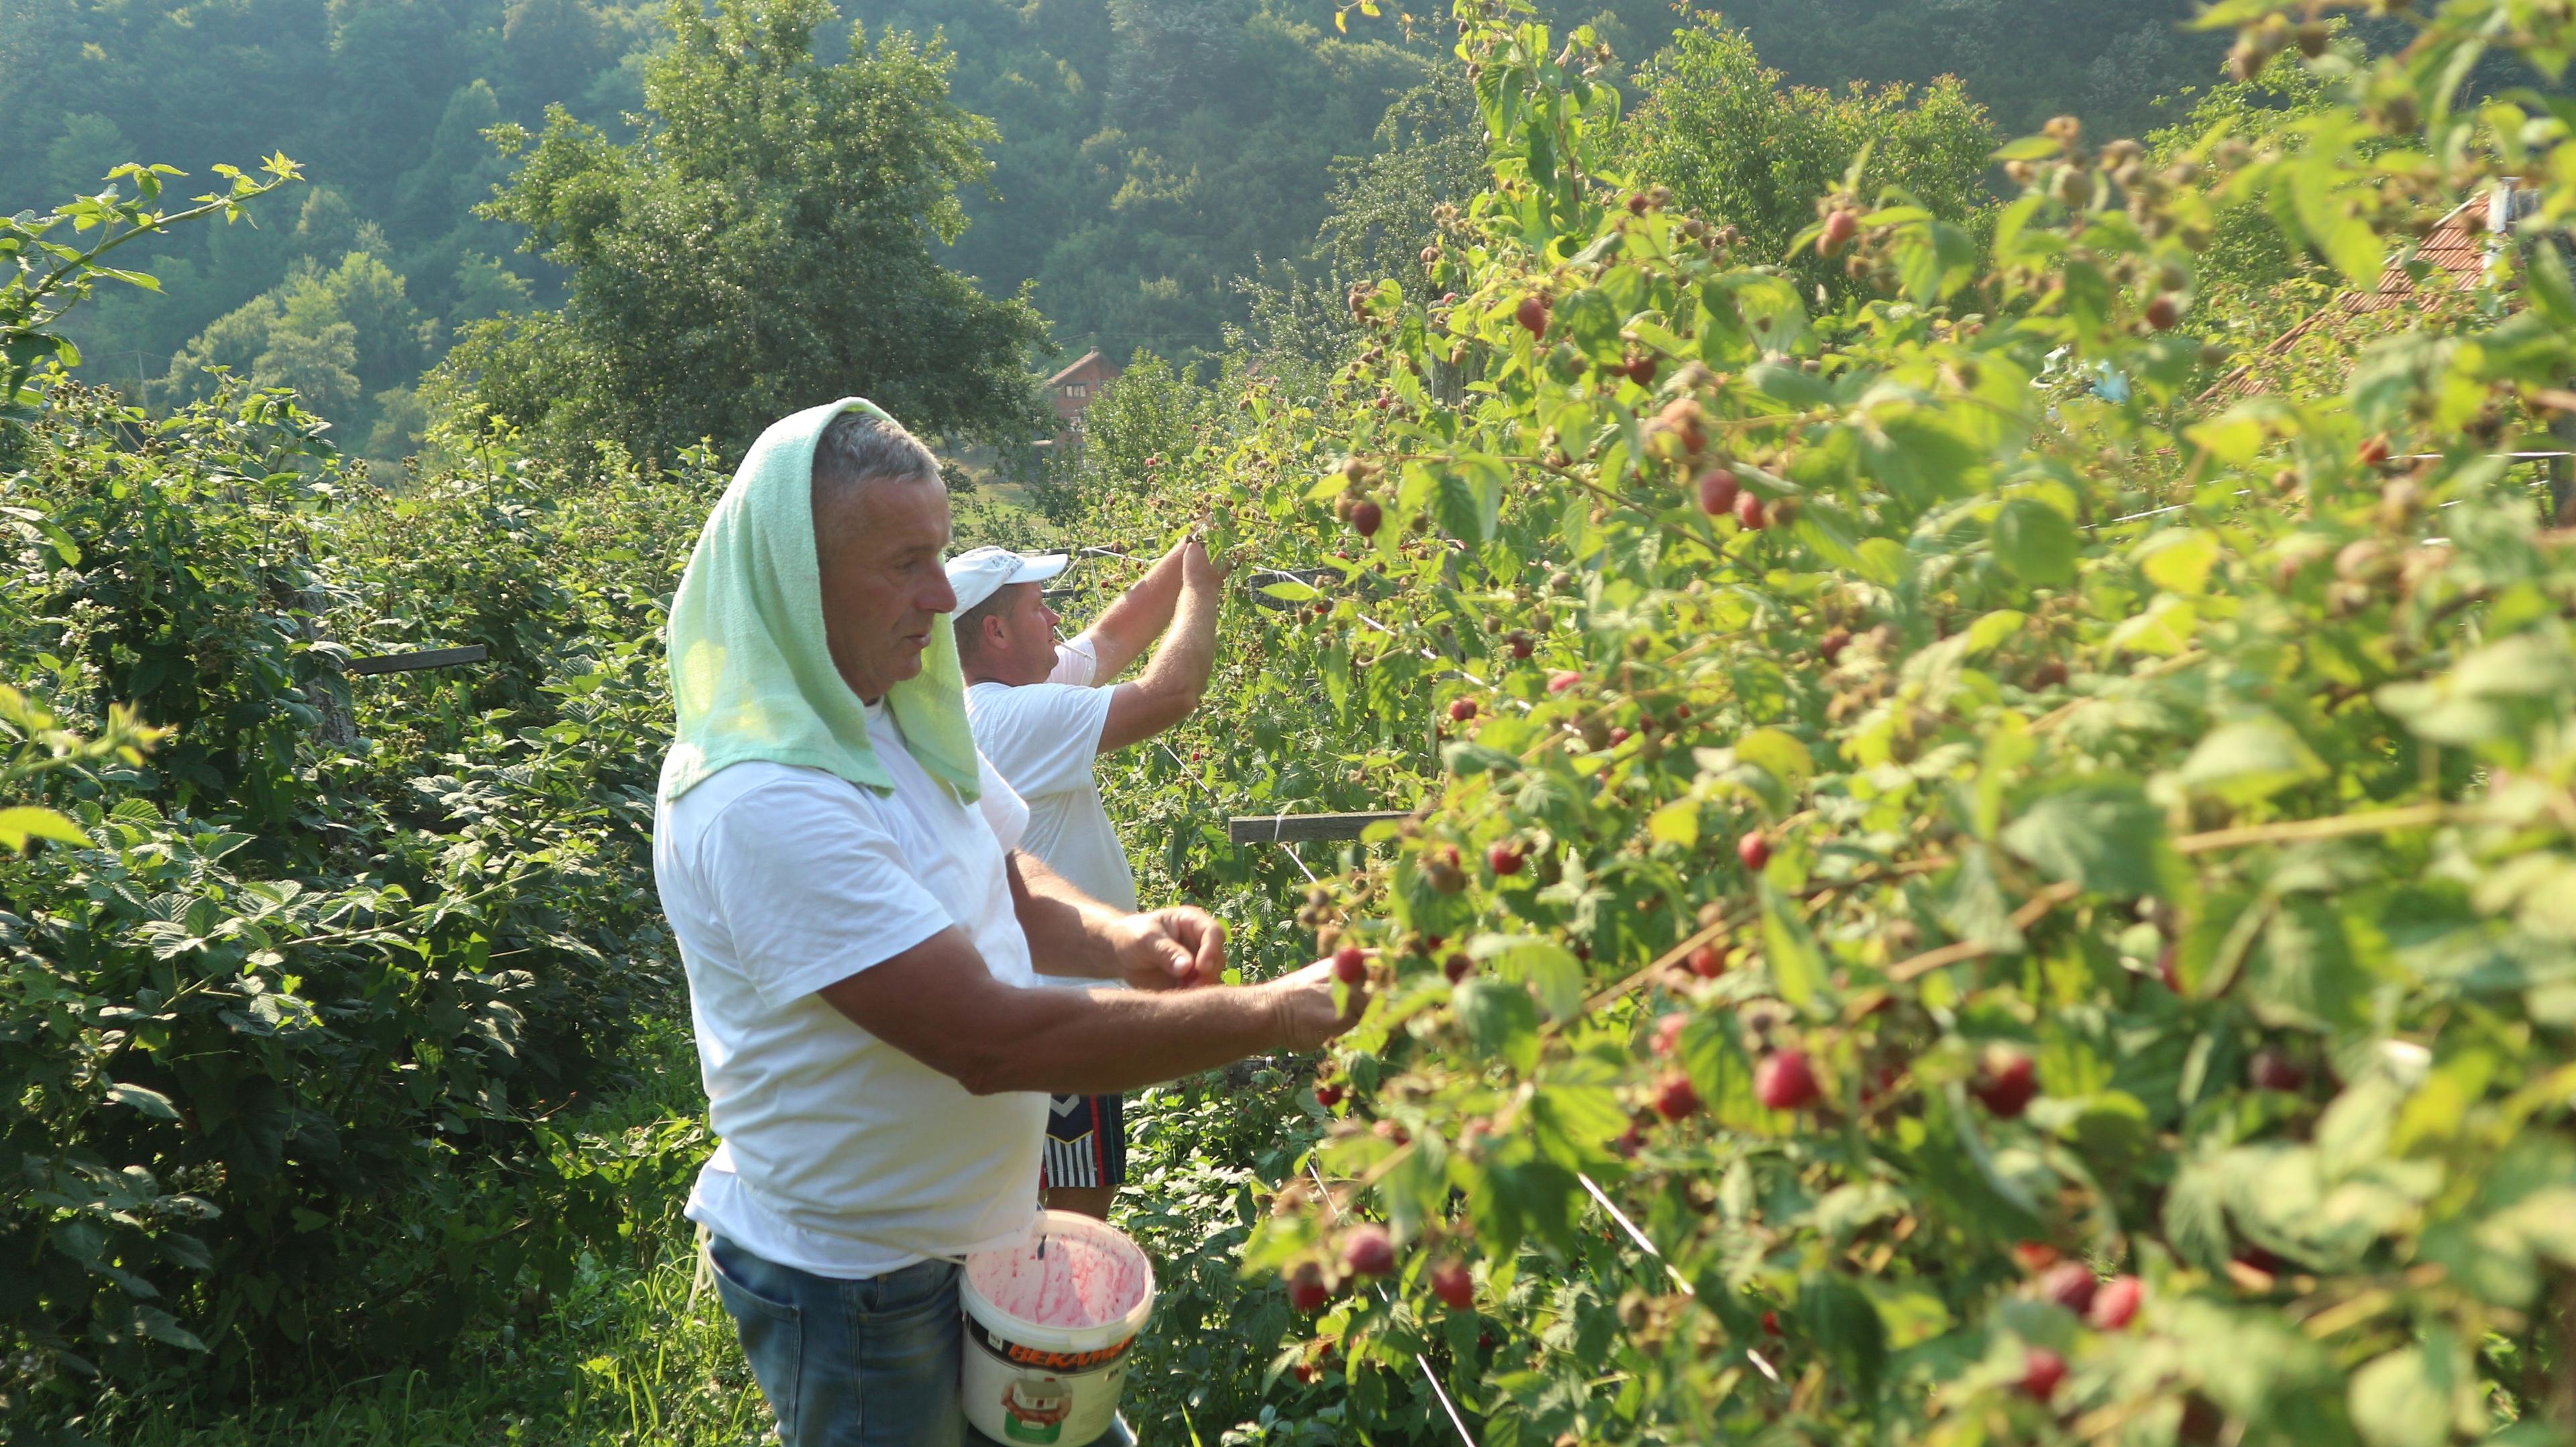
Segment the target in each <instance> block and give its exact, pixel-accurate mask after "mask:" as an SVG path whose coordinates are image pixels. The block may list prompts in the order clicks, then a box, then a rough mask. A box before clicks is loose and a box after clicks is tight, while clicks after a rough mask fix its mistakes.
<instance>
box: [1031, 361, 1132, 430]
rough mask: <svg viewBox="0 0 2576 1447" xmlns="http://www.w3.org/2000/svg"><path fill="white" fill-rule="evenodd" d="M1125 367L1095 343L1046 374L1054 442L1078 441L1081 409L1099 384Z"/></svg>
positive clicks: (1112, 378)
mask: <svg viewBox="0 0 2576 1447" xmlns="http://www.w3.org/2000/svg"><path fill="white" fill-rule="evenodd" d="M1125 370H1127V369H1126V368H1124V367H1121V366H1119V365H1118V364H1117V363H1116V362H1113V361H1111V360H1109V358H1108V357H1106V356H1104V355H1102V354H1101V351H1100V349H1099V348H1098V347H1094V348H1092V349H1091V350H1090V351H1087V352H1085V353H1083V354H1082V355H1081V356H1080V357H1078V358H1076V359H1075V360H1074V363H1073V365H1072V366H1069V367H1067V368H1065V369H1064V370H1063V371H1061V372H1058V373H1056V374H1055V375H1054V376H1052V377H1049V378H1047V381H1046V390H1047V400H1049V401H1050V402H1053V403H1054V404H1055V442H1054V445H1055V446H1057V447H1060V448H1061V447H1067V446H1073V445H1076V444H1077V443H1078V441H1079V439H1080V438H1081V436H1082V414H1083V411H1084V409H1086V408H1088V407H1089V406H1090V405H1091V404H1092V402H1093V400H1094V399H1096V398H1098V397H1099V396H1100V389H1101V388H1103V387H1106V386H1108V385H1109V384H1110V383H1111V382H1113V381H1116V380H1117V379H1118V374H1119V373H1121V372H1123V371H1125Z"/></svg>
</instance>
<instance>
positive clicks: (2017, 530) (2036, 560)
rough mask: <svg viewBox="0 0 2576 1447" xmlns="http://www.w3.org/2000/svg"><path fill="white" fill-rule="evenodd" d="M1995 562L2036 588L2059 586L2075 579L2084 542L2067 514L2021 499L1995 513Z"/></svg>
mask: <svg viewBox="0 0 2576 1447" xmlns="http://www.w3.org/2000/svg"><path fill="white" fill-rule="evenodd" d="M1991 535H1992V537H1993V539H1994V546H1995V561H1997V562H1999V563H2001V564H2003V565H2004V570H2005V571H2006V572H2009V573H2011V574H2012V575H2013V576H2014V577H2016V578H2019V579H2021V580H2022V581H2023V582H2025V583H2029V584H2032V585H2033V586H2035V587H2043V588H2047V587H2056V586H2059V585H2061V584H2064V583H2066V582H2069V581H2071V580H2072V579H2073V578H2074V577H2075V558H2076V555H2077V553H2079V552H2080V551H2081V550H2082V547H2083V545H2082V543H2081V542H2080V541H2078V539H2077V538H2076V536H2075V527H2074V525H2073V524H2071V523H2069V522H2068V521H2067V520H2066V517H2065V515H2064V514H2063V513H2060V512H2059V511H2058V510H2057V509H2055V508H2053V507H2050V506H2049V505H2048V504H2046V503H2044V502H2039V501H2037V500H2035V499H2032V498H2027V497H2017V498H2013V499H2011V500H2010V501H2008V502H2006V503H2005V504H2004V505H2003V508H2002V509H2001V510H2000V511H1998V512H1997V513H1996V514H1995V521H1994V525H1993V527H1992V529H1991Z"/></svg>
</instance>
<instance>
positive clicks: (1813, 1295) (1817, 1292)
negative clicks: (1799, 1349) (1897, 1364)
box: [1798, 1273, 1887, 1398]
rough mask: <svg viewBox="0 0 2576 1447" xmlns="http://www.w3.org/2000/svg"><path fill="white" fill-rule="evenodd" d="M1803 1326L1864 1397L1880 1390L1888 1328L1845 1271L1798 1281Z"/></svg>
mask: <svg viewBox="0 0 2576 1447" xmlns="http://www.w3.org/2000/svg"><path fill="white" fill-rule="evenodd" d="M1798 1325H1799V1326H1800V1327H1801V1328H1802V1329H1804V1330H1805V1332H1806V1334H1807V1335H1808V1336H1810V1337H1812V1338H1814V1340H1815V1342H1816V1345H1818V1346H1820V1347H1822V1348H1824V1350H1825V1354H1826V1355H1827V1356H1829V1357H1831V1358H1832V1359H1833V1361H1834V1363H1835V1365H1837V1366H1839V1367H1840V1368H1842V1371H1843V1374H1844V1375H1845V1376H1847V1377H1849V1378H1850V1379H1851V1381H1852V1385H1853V1387H1854V1389H1855V1390H1857V1391H1858V1392H1859V1393H1860V1394H1861V1395H1862V1396H1863V1397H1864V1398H1866V1397H1867V1396H1868V1395H1869V1394H1870V1393H1872V1392H1875V1391H1877V1390H1878V1378H1879V1373H1880V1372H1881V1371H1883V1370H1884V1369H1885V1368H1886V1365H1887V1327H1886V1325H1885V1323H1884V1322H1883V1321H1882V1320H1881V1318H1880V1316H1879V1313H1878V1308H1877V1306H1876V1305H1874V1304H1873V1303H1872V1302H1871V1301H1870V1299H1869V1297H1868V1296H1867V1295H1865V1294H1864V1293H1862V1292H1861V1290H1860V1289H1859V1288H1857V1287H1855V1286H1853V1285H1852V1284H1851V1283H1850V1282H1848V1281H1845V1280H1844V1279H1842V1278H1841V1277H1839V1276H1830V1275H1826V1274H1823V1273H1818V1274H1815V1275H1812V1276H1809V1277H1807V1278H1806V1279H1805V1280H1803V1281H1801V1282H1799V1283H1798Z"/></svg>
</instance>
